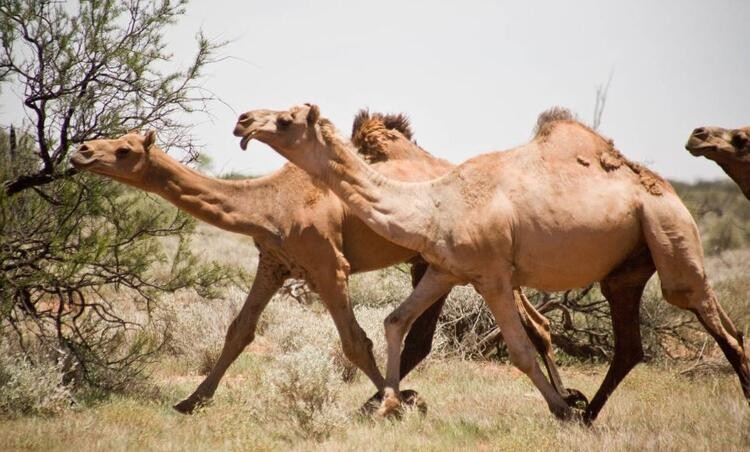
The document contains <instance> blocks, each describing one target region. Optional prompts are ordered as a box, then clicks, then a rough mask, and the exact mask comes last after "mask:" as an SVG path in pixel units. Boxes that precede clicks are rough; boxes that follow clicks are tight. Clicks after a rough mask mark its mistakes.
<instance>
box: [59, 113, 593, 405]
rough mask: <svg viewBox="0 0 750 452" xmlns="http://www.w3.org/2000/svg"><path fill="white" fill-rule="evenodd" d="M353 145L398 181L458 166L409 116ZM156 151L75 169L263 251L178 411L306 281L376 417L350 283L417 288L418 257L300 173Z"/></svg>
mask: <svg viewBox="0 0 750 452" xmlns="http://www.w3.org/2000/svg"><path fill="white" fill-rule="evenodd" d="M399 130H400V131H399ZM402 132H403V133H402ZM353 137H354V139H355V142H358V143H361V152H362V155H363V157H365V158H368V159H369V160H371V161H372V165H373V166H374V167H377V168H378V170H379V171H382V172H384V173H385V174H389V175H391V176H392V177H396V178H400V179H403V180H419V179H427V178H431V177H435V176H437V175H439V174H443V173H445V172H446V171H447V170H448V169H449V168H450V166H451V165H450V164H449V163H447V162H446V161H444V160H440V159H437V158H434V157H432V156H431V155H430V154H428V153H427V152H425V151H423V150H422V149H421V148H419V147H417V146H416V145H415V144H414V143H413V142H412V141H411V140H410V137H411V129H410V125H409V123H408V121H407V119H406V118H405V117H404V116H403V115H381V114H374V115H370V114H369V113H367V112H365V111H363V112H361V113H360V114H359V115H358V116H357V118H356V120H355V124H354V130H353ZM155 142H156V136H155V133H154V132H149V133H146V134H145V135H140V134H138V133H129V134H126V135H124V136H122V137H120V138H117V139H114V140H94V141H88V142H85V143H84V144H83V145H82V146H80V148H79V149H78V151H77V152H76V153H75V154H74V155H72V157H71V159H70V160H71V163H72V164H73V165H74V166H75V167H76V168H78V169H80V170H86V171H90V172H93V173H96V174H98V175H101V176H104V177H108V178H110V179H113V180H115V181H118V182H121V183H124V184H127V185H130V186H133V187H135V188H138V189H141V190H145V191H149V192H153V193H156V194H157V195H159V196H161V197H162V198H164V199H166V200H167V201H169V202H171V203H173V204H174V205H176V206H177V207H178V208H180V209H182V210H184V211H186V212H188V213H190V214H191V215H193V216H195V217H196V218H198V219H200V220H203V221H205V222H207V223H209V224H212V225H214V226H217V227H219V228H222V229H225V230H228V231H232V232H236V233H240V234H246V235H249V236H251V237H253V239H254V241H255V243H256V246H257V247H258V249H259V251H260V253H259V262H258V269H257V273H256V276H255V280H254V281H253V285H252V288H251V290H250V293H249V294H248V296H247V299H246V301H245V303H244V306H243V307H242V309H241V311H240V312H239V314H238V315H237V317H236V318H235V319H234V321H233V322H232V324H231V326H230V327H229V329H228V331H227V334H226V339H225V343H224V347H223V349H222V352H221V355H220V357H219V359H218V361H217V362H216V364H215V365H214V367H213V368H212V370H211V371H210V372H209V374H208V375H207V376H206V377H205V379H204V380H203V381H202V383H201V384H200V385H199V386H198V387H197V389H196V390H195V391H194V392H193V393H192V394H191V395H190V396H189V397H187V398H186V399H184V400H182V401H181V402H179V403H177V404H176V405H175V409H176V410H177V411H179V412H182V413H186V414H187V413H192V412H193V411H194V410H195V408H196V407H198V406H200V405H203V404H205V403H206V402H208V401H209V400H210V399H211V397H212V396H213V394H214V392H215V390H216V388H217V387H218V384H219V382H220V380H221V378H222V377H223V375H224V373H225V371H226V370H227V368H228V367H229V366H230V365H231V364H232V362H234V360H235V359H236V358H237V357H238V356H239V354H240V353H241V352H242V350H243V349H244V348H245V347H246V346H247V345H248V344H250V343H251V342H252V341H253V339H254V336H255V328H256V325H257V322H258V318H259V316H260V315H261V313H262V312H263V309H264V308H265V306H266V304H267V303H268V301H269V300H270V299H271V297H272V296H273V295H274V294H275V293H276V292H277V290H278V289H279V288H280V287H281V286H282V284H283V282H284V281H285V280H286V279H287V278H289V277H295V278H301V279H305V280H306V281H307V282H308V283H309V285H310V286H311V287H312V289H313V290H315V291H316V292H317V293H318V294H319V295H320V296H321V298H322V300H323V303H324V304H325V305H326V307H327V309H328V311H329V312H330V314H331V316H332V317H333V320H334V323H335V325H336V327H337V330H338V332H339V335H340V339H341V344H342V348H343V351H344V354H345V355H346V357H347V358H348V359H349V360H351V361H352V362H353V363H354V364H355V365H356V366H357V367H358V368H359V369H361V370H362V371H363V372H364V373H365V374H366V375H367V376H368V377H369V378H370V380H371V381H372V382H373V384H374V385H375V386H376V388H377V389H378V392H377V393H376V395H375V396H373V397H372V398H371V399H370V401H369V402H368V404H366V405H365V406H366V407H368V406H369V407H372V405H373V403H374V404H375V407H377V403H376V402H378V401H379V395H380V394H382V389H383V385H384V379H383V377H382V374H381V373H380V371H379V369H378V367H377V365H376V363H375V360H374V358H373V355H372V351H371V348H372V343H371V341H370V340H369V339H368V338H367V336H366V334H365V332H364V331H363V330H362V328H360V326H359V324H358V323H357V321H356V319H355V317H354V313H353V311H352V306H351V303H350V300H349V296H348V285H347V284H348V282H347V281H348V276H349V274H351V273H356V272H363V271H370V270H374V269H379V268H384V267H387V266H390V265H393V264H396V263H399V262H406V261H409V262H411V263H412V270H411V276H412V282H413V284H415V285H416V282H417V281H418V280H419V279H420V278H421V277H422V275H423V273H424V272H425V270H426V268H427V266H426V264H425V263H424V261H423V260H421V259H420V258H419V256H418V255H417V254H416V253H414V252H413V251H411V250H408V249H405V248H402V247H400V246H397V245H395V244H392V243H390V242H388V241H386V240H385V239H383V238H382V237H381V236H379V235H377V234H375V233H374V232H372V231H371V230H370V229H369V228H368V227H366V226H365V225H364V224H363V223H362V222H361V221H360V220H359V219H357V218H356V217H355V216H353V215H350V214H349V212H348V211H347V209H345V208H344V206H343V205H342V203H341V201H340V200H339V199H338V198H337V197H336V196H334V195H333V194H332V193H331V192H330V191H329V190H328V189H327V188H325V187H324V186H322V185H321V184H320V183H318V182H316V181H314V180H312V179H311V178H310V177H309V176H308V175H307V174H306V173H304V172H303V171H301V170H300V169H298V168H297V167H296V166H294V165H291V164H287V165H285V166H284V167H283V168H282V169H281V170H279V171H277V172H275V173H273V174H271V175H268V176H264V177H260V178H257V179H253V180H239V181H229V180H221V179H215V178H211V177H207V176H205V175H202V174H200V173H198V172H196V171H193V170H191V169H189V168H187V167H185V166H184V165H182V164H180V163H179V162H177V161H175V160H174V159H172V158H171V157H169V156H168V155H167V154H165V153H164V152H163V151H162V150H161V149H159V147H158V146H157V145H156V143H155ZM447 293H448V291H446V292H445V294H442V296H441V298H440V300H439V301H438V302H437V303H436V304H435V305H434V306H433V307H432V308H431V309H430V310H428V311H426V312H425V313H424V315H422V316H421V317H420V318H419V319H418V320H417V321H416V322H415V324H414V326H413V327H412V329H411V332H410V334H409V337H408V338H407V340H406V344H407V345H406V347H405V349H404V354H403V355H404V357H403V361H402V363H401V365H402V368H403V374H404V375H406V374H408V373H409V371H411V370H412V369H413V368H414V367H415V366H416V365H417V364H418V363H419V362H420V361H421V360H422V359H424V357H425V356H426V355H427V354H428V353H429V351H430V348H431V345H432V337H433V334H434V331H435V327H436V324H437V319H438V315H439V314H440V311H441V309H442V305H443V302H444V299H445V295H447ZM518 303H519V309H525V310H526V311H528V312H526V311H525V312H524V313H523V315H524V321H525V326H526V327H527V328H529V329H530V334H531V335H532V337H535V338H536V340H537V344H538V346H539V349H540V353H542V356H543V358H544V360H545V365H546V366H547V368H548V371H549V373H550V377H551V378H552V379H553V381H554V382H555V385H556V387H557V388H558V389H560V390H561V391H562V392H563V393H566V392H565V391H566V389H565V388H563V387H562V383H561V382H560V379H559V375H558V373H557V370H556V368H555V364H554V360H553V355H552V347H551V337H550V330H549V322H548V321H547V319H546V318H544V317H543V316H541V315H540V314H538V313H537V312H536V311H535V310H534V309H533V306H532V305H531V304H530V303H529V302H528V300H527V299H526V298H525V297H523V295H522V294H521V293H520V292H519V295H518ZM566 394H572V396H571V398H570V400H571V403H577V401H578V400H580V399H581V397H580V396H579V395H580V392H578V391H575V390H570V392H568V393H566ZM405 395H409V397H410V399H412V400H414V399H415V397H416V396H415V394H414V393H413V392H412V393H408V392H406V391H405ZM585 402H586V401H585V399H583V403H585Z"/></svg>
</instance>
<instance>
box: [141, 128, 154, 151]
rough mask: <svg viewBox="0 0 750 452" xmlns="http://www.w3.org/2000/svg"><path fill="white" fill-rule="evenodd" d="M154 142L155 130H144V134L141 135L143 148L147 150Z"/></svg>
mask: <svg viewBox="0 0 750 452" xmlns="http://www.w3.org/2000/svg"><path fill="white" fill-rule="evenodd" d="M155 142H156V132H154V131H153V130H149V131H148V132H146V136H145V137H143V149H145V150H147V151H148V150H149V149H150V148H151V146H153V145H154V143H155Z"/></svg>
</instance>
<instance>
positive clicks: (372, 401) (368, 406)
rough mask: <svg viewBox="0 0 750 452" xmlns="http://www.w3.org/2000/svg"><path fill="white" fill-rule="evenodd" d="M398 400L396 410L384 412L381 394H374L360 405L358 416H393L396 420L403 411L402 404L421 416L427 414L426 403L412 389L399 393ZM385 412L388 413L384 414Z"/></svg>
mask: <svg viewBox="0 0 750 452" xmlns="http://www.w3.org/2000/svg"><path fill="white" fill-rule="evenodd" d="M393 398H394V399H395V397H393ZM400 399H401V402H398V404H397V408H395V409H393V410H384V409H383V408H384V404H385V402H384V398H383V394H381V393H379V392H376V393H375V394H373V396H372V397H370V398H369V399H368V400H367V402H365V403H364V405H362V407H361V408H360V409H359V414H360V415H361V416H365V417H371V416H377V417H385V416H391V415H393V416H395V417H397V418H400V417H401V414H402V412H403V409H402V408H401V405H402V404H403V406H407V407H410V408H415V409H417V410H418V411H419V413H420V414H422V415H425V414H427V403H426V402H425V400H424V399H423V398H422V396H420V395H419V393H418V392H417V391H414V390H412V389H407V390H404V391H401V397H400ZM392 404H393V403H392V402H391V405H392ZM385 411H388V412H387V413H386V412H385Z"/></svg>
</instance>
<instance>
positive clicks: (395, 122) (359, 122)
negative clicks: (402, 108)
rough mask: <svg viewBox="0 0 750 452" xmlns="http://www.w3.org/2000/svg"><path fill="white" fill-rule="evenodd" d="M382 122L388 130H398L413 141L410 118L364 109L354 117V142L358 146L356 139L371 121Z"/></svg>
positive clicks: (399, 114)
mask: <svg viewBox="0 0 750 452" xmlns="http://www.w3.org/2000/svg"><path fill="white" fill-rule="evenodd" d="M372 120H375V121H380V122H382V123H383V125H384V126H385V128H386V129H390V130H398V131H399V132H401V134H402V135H403V136H405V137H406V138H408V139H409V140H411V139H413V136H414V132H413V131H412V129H411V124H410V123H409V117H408V116H406V115H405V114H404V113H389V114H387V115H386V114H383V113H370V110H368V109H366V108H363V109H362V110H360V111H359V112H358V113H357V116H355V117H354V123H353V124H352V142H353V143H354V144H355V145H357V143H356V141H355V140H356V139H357V138H359V132H361V130H362V127H363V126H364V125H365V124H366V123H367V122H369V121H372Z"/></svg>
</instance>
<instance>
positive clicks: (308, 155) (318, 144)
mask: <svg viewBox="0 0 750 452" xmlns="http://www.w3.org/2000/svg"><path fill="white" fill-rule="evenodd" d="M332 127H333V126H332V125H331V123H330V122H329V121H328V120H327V119H324V118H321V117H320V109H319V108H318V106H317V105H313V104H303V105H296V106H294V107H292V108H290V109H289V110H284V111H275V110H250V111H248V112H246V113H243V114H241V115H240V117H239V119H238V120H237V124H236V125H235V127H234V135H235V136H237V137H240V138H241V140H240V147H241V148H242V149H243V150H246V149H247V145H248V143H249V142H250V140H258V141H260V142H263V143H265V144H267V145H269V146H271V147H272V148H274V149H275V150H276V151H277V152H279V153H280V154H281V155H283V156H284V157H286V158H287V159H288V160H289V161H291V162H293V163H295V164H297V165H298V166H301V167H303V168H306V169H320V168H322V167H321V166H320V165H322V164H323V163H324V162H323V161H322V157H321V154H322V153H321V152H316V151H320V149H322V148H323V147H324V146H325V145H326V142H325V139H324V134H325V133H326V132H327V131H330V130H332Z"/></svg>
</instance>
